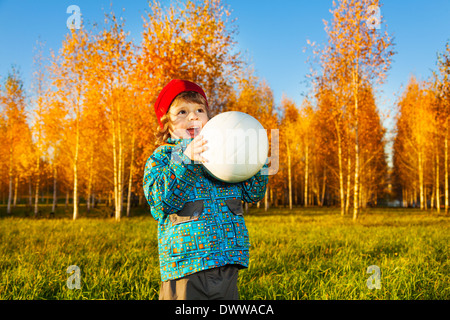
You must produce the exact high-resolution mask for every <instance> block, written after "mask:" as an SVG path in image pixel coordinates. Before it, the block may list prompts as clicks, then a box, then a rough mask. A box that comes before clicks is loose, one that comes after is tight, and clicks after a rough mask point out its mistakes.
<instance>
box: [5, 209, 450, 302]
mask: <svg viewBox="0 0 450 320" xmlns="http://www.w3.org/2000/svg"><path fill="white" fill-rule="evenodd" d="M98 210H99V211H96V212H94V213H92V214H90V215H91V216H92V217H88V215H87V214H82V218H80V219H79V220H77V221H72V220H71V219H70V213H69V212H67V213H64V212H62V213H61V214H58V213H57V215H56V218H53V219H47V218H46V217H47V214H42V215H41V218H39V219H34V218H26V217H19V218H17V217H6V216H5V214H3V215H2V217H1V218H0V299H157V298H158V291H159V284H160V278H159V269H158V266H159V262H158V249H157V236H156V232H157V231H156V230H157V224H156V222H155V221H154V220H153V219H152V218H151V217H150V216H149V215H142V214H137V215H136V216H134V217H132V218H123V219H122V221H121V222H120V223H117V222H115V221H114V220H113V219H110V218H104V217H105V216H108V214H107V213H106V212H107V211H106V209H98ZM246 222H247V227H248V229H249V233H250V241H251V244H252V247H251V251H250V267H249V268H248V269H246V270H245V269H244V270H242V271H240V273H239V291H240V297H241V299H287V300H291V299H409V300H410V299H443V300H448V299H450V269H449V267H450V265H449V237H450V236H449V234H450V233H449V217H448V216H445V215H436V214H431V213H430V212H421V211H419V210H415V209H407V210H406V209H370V210H367V211H366V212H365V213H364V214H362V215H361V217H360V218H359V219H358V221H357V222H353V221H352V219H351V218H350V217H344V218H342V217H341V216H340V215H339V214H338V211H337V210H336V209H326V208H311V209H302V208H297V209H294V210H293V211H289V210H287V209H272V210H269V212H267V213H266V212H264V211H263V210H257V209H253V210H251V211H250V213H249V214H248V215H247V216H246ZM70 265H77V266H79V267H80V269H81V289H79V290H78V289H73V290H70V289H69V288H68V287H67V285H66V281H67V279H68V277H69V276H70V275H69V274H67V273H66V270H67V268H68V267H69V266H70ZM370 265H377V266H378V267H379V268H380V271H381V278H380V280H381V289H380V290H377V289H373V290H369V289H368V288H367V286H366V281H367V279H368V278H369V277H370V276H371V275H370V274H367V273H366V270H367V267H368V266H370Z"/></svg>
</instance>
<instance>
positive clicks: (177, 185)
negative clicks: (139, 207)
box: [144, 146, 195, 220]
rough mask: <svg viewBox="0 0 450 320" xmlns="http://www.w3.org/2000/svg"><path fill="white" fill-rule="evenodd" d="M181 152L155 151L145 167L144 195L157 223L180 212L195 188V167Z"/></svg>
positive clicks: (170, 149) (179, 149)
mask: <svg viewBox="0 0 450 320" xmlns="http://www.w3.org/2000/svg"><path fill="white" fill-rule="evenodd" d="M181 150H182V149H181V148H179V147H177V146H174V147H172V148H168V147H161V148H158V149H157V150H155V152H154V153H153V154H152V155H151V156H150V158H149V159H148V160H147V163H146V165H145V171H144V194H145V197H146V199H147V202H148V204H149V205H150V208H151V214H152V216H153V217H154V218H155V219H156V220H160V219H162V218H164V217H165V216H167V215H169V214H172V213H175V212H177V211H180V210H181V209H182V208H183V206H184V204H185V201H186V199H187V197H186V194H189V193H190V192H191V191H192V190H193V188H194V183H195V181H194V174H193V171H192V169H193V166H194V164H191V160H190V159H189V158H188V157H187V156H185V155H184V154H183V153H182V151H181Z"/></svg>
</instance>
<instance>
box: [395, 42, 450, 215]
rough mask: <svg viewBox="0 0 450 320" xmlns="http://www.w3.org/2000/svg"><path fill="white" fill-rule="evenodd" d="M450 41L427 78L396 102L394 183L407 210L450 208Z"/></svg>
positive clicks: (414, 83)
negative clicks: (431, 73) (416, 208)
mask: <svg viewBox="0 0 450 320" xmlns="http://www.w3.org/2000/svg"><path fill="white" fill-rule="evenodd" d="M449 116H450V43H448V44H447V45H446V48H445V50H444V51H443V52H442V53H439V54H438V56H437V69H436V70H435V71H434V72H433V75H432V77H430V78H429V79H427V80H417V79H416V78H415V77H411V78H410V80H409V82H408V85H407V86H406V88H405V90H404V92H403V93H402V95H401V97H400V99H399V101H398V115H397V119H396V120H397V125H396V129H397V134H396V138H395V142H394V180H395V182H396V185H397V189H398V191H397V192H398V193H399V195H400V196H401V200H402V205H403V206H404V207H420V208H421V209H428V208H431V209H433V208H436V210H437V211H438V212H440V210H441V207H442V206H443V207H444V208H445V213H446V214H447V213H448V207H449V170H448V166H449V154H448V153H449V150H448V147H449V146H448V144H449Z"/></svg>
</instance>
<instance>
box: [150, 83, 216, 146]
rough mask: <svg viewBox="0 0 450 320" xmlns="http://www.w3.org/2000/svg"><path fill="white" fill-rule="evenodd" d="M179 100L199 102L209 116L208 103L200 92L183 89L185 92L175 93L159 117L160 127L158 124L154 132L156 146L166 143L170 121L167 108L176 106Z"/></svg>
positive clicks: (168, 136)
mask: <svg viewBox="0 0 450 320" xmlns="http://www.w3.org/2000/svg"><path fill="white" fill-rule="evenodd" d="M180 102H187V103H197V104H201V105H203V106H205V109H206V114H207V116H208V118H210V113H209V108H208V104H207V102H206V100H205V98H204V97H203V96H202V95H201V94H200V93H198V92H195V91H185V92H182V93H180V94H179V95H177V96H176V97H175V99H174V100H173V101H172V103H171V104H170V107H169V109H168V110H167V113H166V114H165V115H164V116H162V117H161V124H162V129H161V127H160V126H158V128H157V130H156V132H155V137H156V141H155V144H156V145H157V146H161V145H163V144H165V143H167V139H169V138H170V130H169V129H170V127H171V125H172V123H171V121H170V116H169V110H170V108H172V107H175V106H177V105H178V104H179V103H180Z"/></svg>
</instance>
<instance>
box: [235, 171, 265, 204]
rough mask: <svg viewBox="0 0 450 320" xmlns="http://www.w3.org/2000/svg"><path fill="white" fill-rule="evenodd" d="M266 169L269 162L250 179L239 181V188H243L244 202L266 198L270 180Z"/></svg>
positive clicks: (254, 201) (253, 201)
mask: <svg viewBox="0 0 450 320" xmlns="http://www.w3.org/2000/svg"><path fill="white" fill-rule="evenodd" d="M264 169H267V164H265V165H264V166H263V168H262V169H261V170H260V171H258V172H257V173H256V174H255V175H254V176H253V177H251V178H250V179H247V180H245V181H242V182H240V183H238V186H239V188H240V189H241V190H242V200H243V201H244V202H249V203H256V202H258V201H261V200H262V199H263V198H264V196H265V194H266V187H267V183H268V182H269V176H268V175H267V172H268V171H267V170H264Z"/></svg>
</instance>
